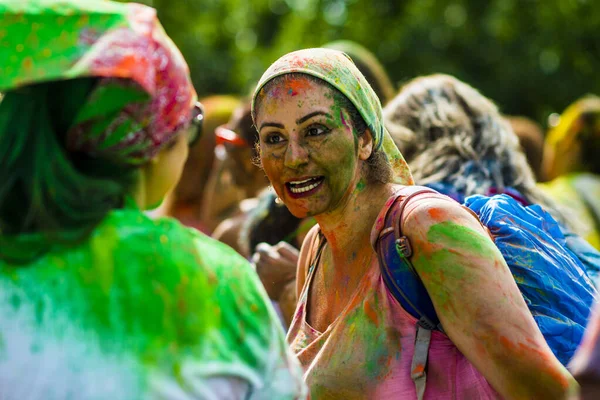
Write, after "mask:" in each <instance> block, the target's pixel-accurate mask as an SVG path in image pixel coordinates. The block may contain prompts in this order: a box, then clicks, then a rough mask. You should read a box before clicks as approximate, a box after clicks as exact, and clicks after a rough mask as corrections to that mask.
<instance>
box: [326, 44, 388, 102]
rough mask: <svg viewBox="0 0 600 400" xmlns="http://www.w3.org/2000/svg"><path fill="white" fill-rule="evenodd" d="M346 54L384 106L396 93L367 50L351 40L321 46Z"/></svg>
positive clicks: (373, 56) (372, 55) (378, 63)
mask: <svg viewBox="0 0 600 400" xmlns="http://www.w3.org/2000/svg"><path fill="white" fill-rule="evenodd" d="M321 47H323V48H325V49H333V50H339V51H341V52H344V53H346V54H348V56H349V57H350V58H351V59H352V61H353V62H354V64H355V65H356V67H357V68H358V69H359V71H360V72H361V73H362V74H363V75H364V76H365V78H366V79H367V81H368V82H369V84H370V85H371V87H372V88H373V90H374V91H375V94H376V95H377V97H379V101H380V102H381V103H382V104H383V105H384V106H385V105H386V104H387V103H388V102H389V101H390V100H392V99H393V98H394V95H395V94H396V91H395V89H394V84H393V83H392V81H391V80H390V77H389V76H388V74H387V72H386V71H385V68H384V67H383V65H381V63H380V62H379V60H378V59H377V57H375V55H374V54H373V53H371V52H370V51H369V50H368V49H367V48H365V47H363V46H361V45H360V44H358V43H356V42H353V41H351V40H336V41H335V42H331V43H327V44H324V45H323V46H321Z"/></svg>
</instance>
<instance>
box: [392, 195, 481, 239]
mask: <svg viewBox="0 0 600 400" xmlns="http://www.w3.org/2000/svg"><path fill="white" fill-rule="evenodd" d="M402 222H403V226H404V228H405V229H410V230H411V231H421V232H424V233H426V232H427V231H428V230H429V228H430V227H432V226H434V225H437V224H452V225H463V226H469V227H476V228H477V229H478V230H479V229H481V223H480V222H479V219H478V217H477V216H476V215H475V214H474V213H473V212H472V211H471V210H469V209H468V208H467V207H464V206H463V205H461V204H459V203H458V202H456V201H455V200H453V199H452V198H450V197H448V196H446V195H443V194H439V193H425V194H422V195H418V196H415V197H413V198H412V199H411V200H409V203H408V204H406V210H405V214H404V218H403V221H402Z"/></svg>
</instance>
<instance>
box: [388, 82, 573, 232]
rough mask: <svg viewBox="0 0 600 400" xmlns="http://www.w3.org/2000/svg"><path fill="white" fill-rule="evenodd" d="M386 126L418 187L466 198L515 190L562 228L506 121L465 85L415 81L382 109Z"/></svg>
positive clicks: (486, 100) (407, 85) (554, 207)
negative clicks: (438, 185) (446, 189)
mask: <svg viewBox="0 0 600 400" xmlns="http://www.w3.org/2000/svg"><path fill="white" fill-rule="evenodd" d="M384 123H385V125H386V127H387V129H388V130H389V132H390V134H391V135H392V137H393V138H394V141H395V142H396V145H397V146H398V148H399V149H400V151H401V152H402V154H403V155H404V157H405V158H406V160H407V162H408V163H409V165H410V169H411V171H412V174H413V177H414V179H415V181H416V182H417V183H418V184H429V183H435V182H443V183H447V184H450V185H452V187H453V188H454V189H455V190H457V191H458V192H460V193H461V194H463V195H465V196H470V195H473V194H486V193H488V191H489V190H490V189H492V188H495V189H497V190H498V191H503V190H504V189H506V188H514V189H516V190H518V191H519V192H520V193H521V194H522V195H523V196H524V197H525V199H527V201H529V202H530V203H536V204H541V205H543V206H544V207H546V209H547V210H548V211H550V212H551V213H552V214H553V215H554V216H555V217H557V218H559V219H560V220H561V221H562V222H565V218H564V217H563V214H562V212H561V211H559V210H558V209H557V207H556V205H555V204H554V202H552V200H550V199H549V198H548V197H547V196H546V195H545V194H544V193H543V192H542V191H541V190H540V189H538V188H537V187H536V181H535V178H534V175H533V172H532V170H531V168H530V166H529V164H528V163H527V159H526V157H525V155H524V153H523V151H522V149H521V147H520V145H519V140H518V138H517V136H516V135H515V133H514V132H513V130H512V128H511V126H510V124H509V123H508V121H506V120H505V119H504V118H503V117H502V116H501V115H500V112H499V111H498V108H497V107H496V105H495V104H494V103H492V102H491V101H490V100H489V99H487V98H486V97H485V96H483V95H482V94H481V93H479V92H478V91H477V90H475V89H474V88H473V87H471V86H469V85H467V84H466V83H464V82H461V81H459V80H458V79H456V78H454V77H452V76H449V75H443V74H436V75H430V76H424V77H419V78H416V79H414V80H412V81H410V82H409V83H408V84H406V85H405V86H404V87H403V88H402V89H401V90H400V93H399V94H398V95H397V96H396V97H395V98H394V99H393V100H392V101H391V102H390V103H389V104H388V105H387V106H386V107H385V109H384Z"/></svg>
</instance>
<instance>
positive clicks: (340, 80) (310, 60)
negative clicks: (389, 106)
mask: <svg viewBox="0 0 600 400" xmlns="http://www.w3.org/2000/svg"><path fill="white" fill-rule="evenodd" d="M291 73H300V74H306V75H310V76H313V77H315V78H318V79H321V80H323V81H325V82H327V83H329V84H330V85H331V86H333V87H334V88H336V89H337V90H339V91H340V92H341V93H342V94H343V95H344V96H346V98H348V100H350V102H351V103H352V104H353V105H354V106H355V107H356V109H357V110H358V112H359V113H360V115H361V116H362V117H363V119H364V121H365V123H366V124H367V127H368V128H369V130H370V131H371V134H372V135H373V141H374V145H375V146H374V148H375V149H376V150H378V149H381V150H382V151H383V152H384V153H385V155H386V156H387V159H388V161H389V163H390V164H391V166H392V169H393V171H394V183H398V184H402V185H412V184H414V182H413V179H412V175H411V173H410V169H409V168H408V164H407V163H406V161H405V160H404V157H402V154H401V153H400V151H399V150H398V148H397V147H396V145H395V144H394V141H393V140H392V137H391V136H390V134H389V132H388V131H387V129H386V128H385V126H384V125H383V116H382V114H383V112H382V110H381V103H380V102H379V99H378V98H377V95H376V94H375V92H374V91H373V89H372V88H371V86H370V85H369V83H368V82H367V80H366V79H365V77H364V76H363V75H362V74H361V73H360V71H359V70H358V68H356V66H355V65H354V63H353V62H352V60H351V59H350V57H348V56H347V55H346V54H345V53H342V52H341V51H337V50H331V49H321V48H315V49H305V50H299V51H295V52H292V53H288V54H286V55H285V56H283V57H281V58H280V59H279V60H277V61H275V62H274V63H273V64H272V65H271V66H270V67H269V69H267V71H266V72H265V73H264V74H263V76H262V77H261V78H260V81H259V83H258V85H257V87H256V90H255V92H254V96H253V99H252V118H253V119H254V121H255V122H256V110H255V109H254V106H255V104H256V98H257V96H258V94H259V93H260V91H261V89H262V88H263V87H264V86H265V85H266V84H267V82H269V81H270V80H272V79H273V78H275V77H277V76H280V75H285V74H291Z"/></svg>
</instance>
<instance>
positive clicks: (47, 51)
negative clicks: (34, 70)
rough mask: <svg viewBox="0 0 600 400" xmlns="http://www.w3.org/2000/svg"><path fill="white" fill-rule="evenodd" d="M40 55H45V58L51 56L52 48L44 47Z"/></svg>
mask: <svg viewBox="0 0 600 400" xmlns="http://www.w3.org/2000/svg"><path fill="white" fill-rule="evenodd" d="M42 55H43V56H44V57H46V58H50V57H52V50H50V49H44V50H43V51H42Z"/></svg>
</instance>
